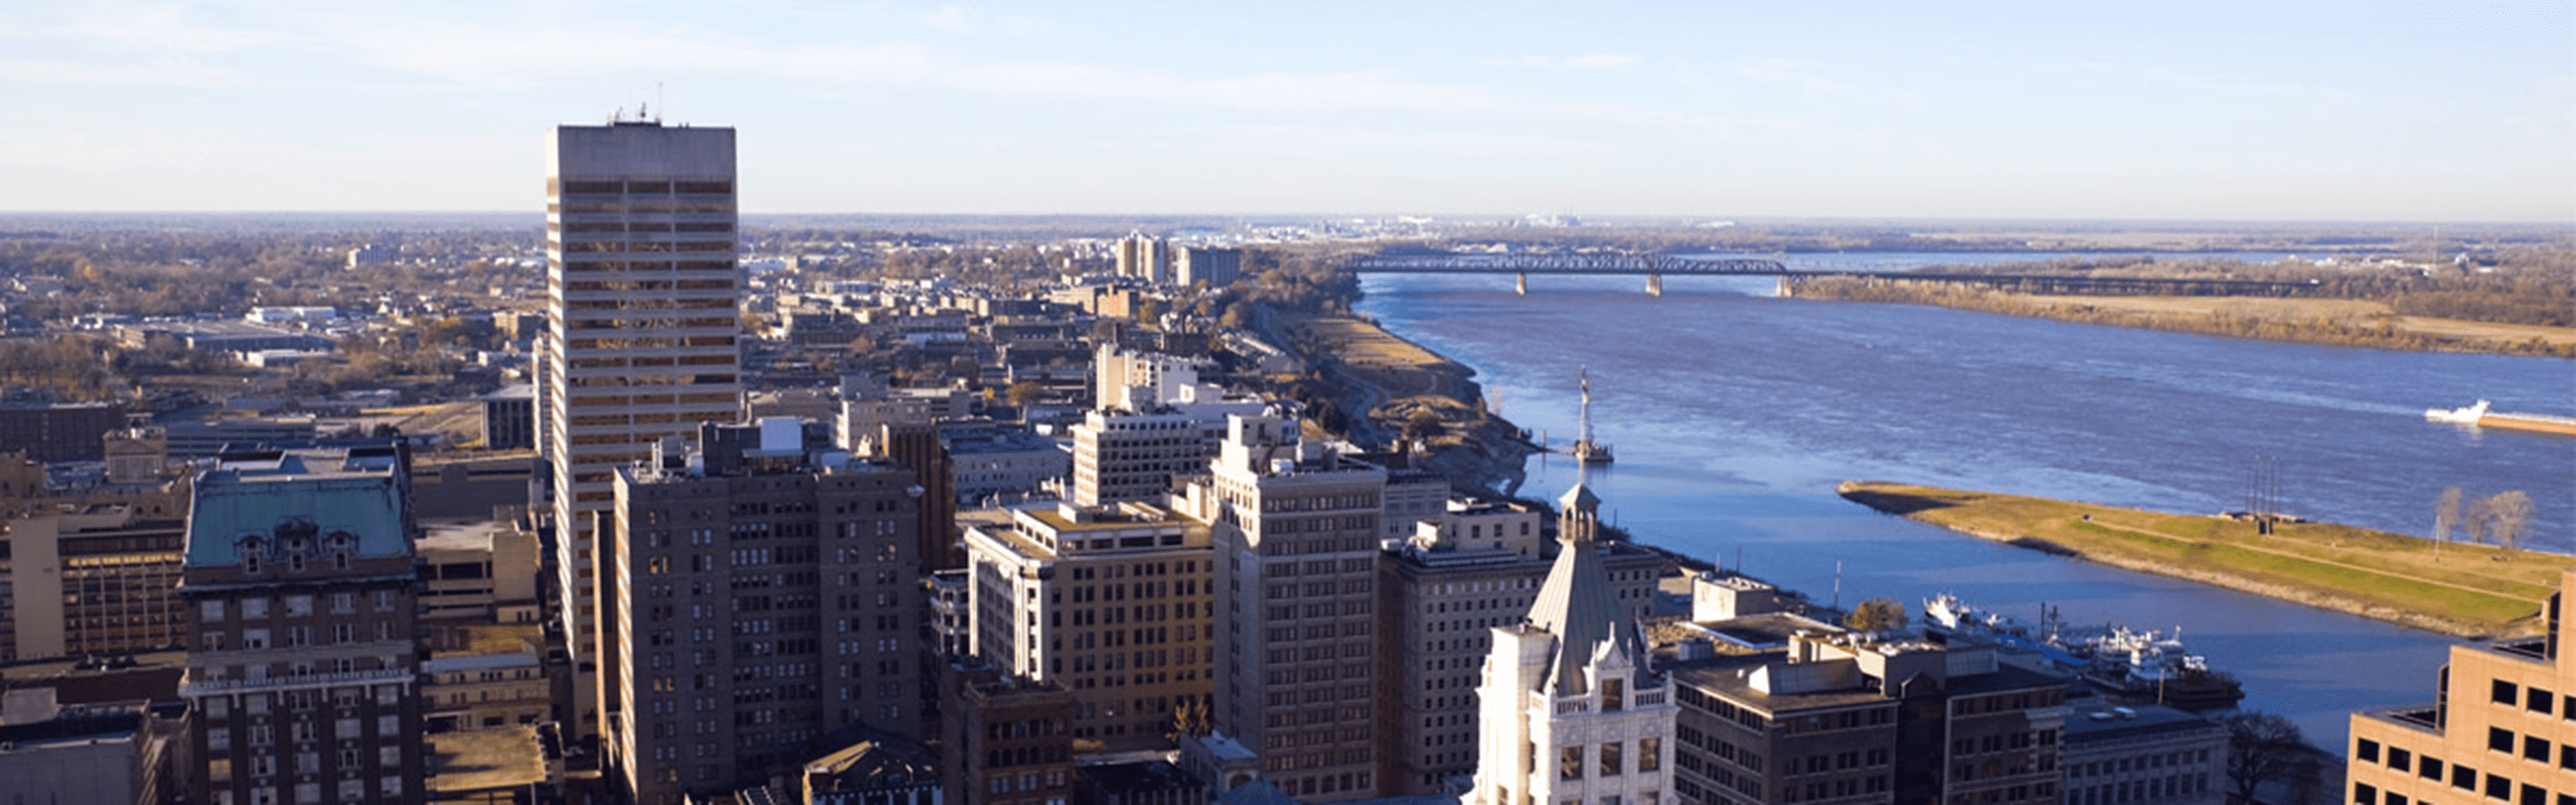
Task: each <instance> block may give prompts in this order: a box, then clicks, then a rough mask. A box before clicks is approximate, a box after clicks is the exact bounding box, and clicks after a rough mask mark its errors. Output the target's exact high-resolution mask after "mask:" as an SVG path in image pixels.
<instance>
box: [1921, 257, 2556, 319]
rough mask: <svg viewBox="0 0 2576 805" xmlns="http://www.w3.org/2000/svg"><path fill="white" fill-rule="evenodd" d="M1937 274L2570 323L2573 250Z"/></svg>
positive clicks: (2128, 262) (2056, 265)
mask: <svg viewBox="0 0 2576 805" xmlns="http://www.w3.org/2000/svg"><path fill="white" fill-rule="evenodd" d="M1923 270H1924V271H1926V272H1929V273H1940V274H2051V275H2067V276H2080V277H2142V278H2154V279H2231V280H2260V281H2265V282H2301V283H2311V284H2312V288H2313V290H2311V291H2310V292H2308V293H2306V294H2302V295H2303V296H2308V297H2314V298H2321V299H2359V300H2365V301H2371V302H2378V303H2381V304H2384V305H2387V306H2388V308H2389V310H2390V312H2393V313H2396V314H2398V315H2401V316H2429V317H2433V318H2444V319H2461V320H2464V321H2482V322H2489V323H2494V324H2530V325H2539V326H2544V327H2576V250H2571V249H2570V248H2569V247H2567V246H2566V245H2564V244H2557V245H2548V246H2513V247H2505V248H2502V249H2498V250H2495V251H2493V252H2491V253H2488V254H2484V255H2480V256H2478V257H2476V258H2471V259H2463V258H2459V257H2454V258H2452V259H2448V260H2442V261H2439V262H2436V263H2434V264H2433V267H2432V268H2430V269H2426V270H2420V271H2419V270H2407V269H2398V268H2379V267H2357V266H2355V265H2352V264H2346V265H2337V266H2319V265H2314V264H2311V263H2307V262H2291V261H2284V262H2273V263H2248V262H2243V261H2238V260H2225V259H2211V258H2198V259H2190V258H2186V259H2172V258H2167V259H2155V258H2136V257H2131V258H2121V259H2113V260H2087V259H2073V260H2055V261H2047V262H2039V263H2016V264H2009V265H1978V266H1933V267H1929V268H1925V269H1923Z"/></svg>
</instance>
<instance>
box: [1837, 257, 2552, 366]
mask: <svg viewBox="0 0 2576 805" xmlns="http://www.w3.org/2000/svg"><path fill="white" fill-rule="evenodd" d="M1797 295H1798V296H1799V298H1803V299H1825V300H1834V301H1847V302H1895V303H1900V304H1918V305H1932V306H1935V307H1946V308H1952V309H1955V310H1974V311H1978V312H1982V313H2000V314H2003V315H2007V316H2021V317H2024V318H2037V319H2052V320H2056V321H2071V322H2080V323H2085V324H2102V325H2109V326H2113V327H2132V328H2138V329H2146V330H2167V331H2173V332H2186V333H2200V334H2203V335H2220V336H2229V337H2234V338H2259V339H2264V340H2268V341H2292V342H2298V343H2307V344H2332V345H2338V346H2358V347H2375V348H2380V349H2402V350H2411V351H2417V352H2474V353H2485V354H2495V355H2539V356H2548V357H2558V358H2576V327H2545V326H2538V325H2524V324H2494V323H2489V322H2479V321H2467V320H2462V319H2445V318H2435V317H2430V316H2406V315H2399V314H2397V313H2396V312H2395V311H2393V310H2391V309H2390V308H2389V306H2388V305H2386V304H2384V303H2381V302H2376V301H2371V300H2365V299H2322V298H2316V299H2312V298H2284V297H2268V296H2266V297H2255V296H2053V295H2040V294H2022V293H2011V292H2007V291H1998V290H1994V289H1991V288H1980V287H1973V286H1965V285H1959V284H1956V283H1946V282H1923V281H1912V280H1901V279H1898V280H1892V279H1878V278H1872V279H1857V278H1846V277H1820V278H1816V279H1811V280H1807V281H1806V282H1805V283H1803V284H1801V285H1800V286H1799V287H1798V290H1797Z"/></svg>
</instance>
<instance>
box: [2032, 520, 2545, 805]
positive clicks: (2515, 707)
mask: <svg viewBox="0 0 2576 805" xmlns="http://www.w3.org/2000/svg"><path fill="white" fill-rule="evenodd" d="M2569 590H2576V568H2571V569H2568V570H2566V571H2564V572H2561V573H2560V574H2559V577H2558V592H2555V593H2551V594H2550V596H2549V600H2548V602H2547V603H2545V604H2542V605H2541V610H2540V614H2541V617H2542V627H2543V631H2542V633H2541V634H2539V635H2536V636H2531V637H2520V638H2512V639H2506V640H2498V641H2495V642H2492V643H2486V644H2482V645H2453V646H2451V658H2450V659H2451V661H2450V662H2449V663H2448V664H2445V665H2443V666H2442V669H2441V674H2440V677H2439V678H2438V679H2437V680H2435V687H2434V695H2435V696H2436V697H2437V698H2435V699H2434V700H2433V701H2432V702H2429V703H2425V704H2421V705H2415V706H2409V707H2399V708H2393V709H2388V710H2376V711H2369V712H2360V713H2354V714H2352V739H2351V741H2352V743H2351V744H2350V745H2349V746H2348V747H2346V748H2347V749H2348V750H2349V751H2346V752H2345V753H2344V757H2346V758H2348V759H2349V760H2348V761H2347V764H2346V766H2345V767H2344V769H2345V770H2344V775H2345V777H2346V779H2348V780H2350V781H2351V782H2350V783H2348V786H2349V787H2350V789H2351V790H2350V791H2349V792H2347V796H2346V797H2345V799H2344V801H2345V802H2351V803H2356V805H2381V803H2387V804H2388V805H2396V804H2397V803H2403V802H2408V801H2412V802H2417V803H2425V802H2478V801H2482V800H2480V799H2479V797H2480V796H2481V795H2483V796H2484V797H2486V799H2485V800H2483V801H2490V802H2499V803H2501V802H2517V803H2521V802H2555V801H2558V800H2565V799H2567V798H2569V797H2570V796H2571V795H2576V771H2571V769H2576V643H2571V642H2569V641H2571V640H2576V618H2571V617H2570V615H2571V613H2569V612H2568V611H2567V594H2568V591H2569ZM2222 782H2223V781H2222ZM2069 784H2070V785H2074V784H2075V783H2074V782H2073V781H2070V783H2069ZM2552 797H2554V798H2555V799H2552Z"/></svg>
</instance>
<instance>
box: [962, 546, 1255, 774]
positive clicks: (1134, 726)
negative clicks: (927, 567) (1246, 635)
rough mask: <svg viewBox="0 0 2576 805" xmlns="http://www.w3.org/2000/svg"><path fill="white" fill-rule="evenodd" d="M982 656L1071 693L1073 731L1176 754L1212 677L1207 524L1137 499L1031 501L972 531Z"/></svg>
mask: <svg viewBox="0 0 2576 805" xmlns="http://www.w3.org/2000/svg"><path fill="white" fill-rule="evenodd" d="M966 551H967V554H968V557H969V568H968V572H969V573H970V578H971V585H972V589H973V591H974V592H973V595H974V611H975V618H974V622H975V629H976V635H975V650H976V653H977V654H979V655H980V656H982V657H983V658H984V659H985V660H987V661H989V662H991V663H993V664H994V665H995V666H998V667H999V668H1000V669H1001V670H1002V671H1003V672H1005V673H1010V674H1014V675H1017V676H1021V677H1026V678H1029V679H1034V680H1038V681H1041V682H1053V683H1056V684H1060V685H1063V686H1064V687H1065V688H1066V689H1067V690H1070V691H1071V692H1072V693H1071V696H1072V699H1073V727H1072V737H1073V738H1074V739H1075V740H1078V741H1084V742H1086V743H1087V744H1089V745H1092V746H1096V747H1098V748H1099V749H1100V751H1107V752H1124V751H1129V750H1136V749H1154V748H1168V747H1170V746H1171V745H1172V743H1171V741H1170V739H1169V738H1168V737H1167V736H1168V735H1169V734H1170V733H1171V732H1172V729H1173V727H1174V725H1175V724H1177V723H1179V722H1180V720H1181V719H1183V718H1197V719H1202V720H1203V719H1204V718H1205V713H1206V708H1207V697H1208V694H1209V692H1210V691H1211V690H1212V689H1213V687H1214V685H1215V680H1214V679H1213V675H1212V674H1211V673H1210V671H1209V663H1210V662H1212V661H1213V659H1214V652H1213V651H1211V650H1210V648H1211V641H1212V640H1213V635H1211V634H1210V632H1211V631H1212V630H1211V629H1210V624H1211V618H1212V617H1213V615H1214V610H1215V606H1214V605H1213V595H1212V592H1213V591H1212V579H1211V578H1210V577H1209V574H1210V573H1211V572H1212V570H1213V568H1212V565H1213V564H1214V561H1215V554H1214V552H1213V551H1212V550H1211V549H1210V547H1209V546H1208V529H1207V527H1206V526H1205V525H1201V524H1198V523H1194V522H1191V521H1189V520H1187V519H1185V518H1182V517H1180V516H1178V515H1176V514H1174V513H1172V512H1169V511H1166V510H1163V509H1160V508H1156V507H1153V506H1147V505H1143V504H1137V503H1127V504H1121V505H1118V506H1113V507H1084V506H1075V505H1072V504H1065V505H1060V506H1057V507H1056V508H1052V509H1020V510H1016V511H1013V512H1012V513H1011V524H1010V525H1009V526H1008V527H978V528H972V529H969V530H968V531H967V532H966Z"/></svg>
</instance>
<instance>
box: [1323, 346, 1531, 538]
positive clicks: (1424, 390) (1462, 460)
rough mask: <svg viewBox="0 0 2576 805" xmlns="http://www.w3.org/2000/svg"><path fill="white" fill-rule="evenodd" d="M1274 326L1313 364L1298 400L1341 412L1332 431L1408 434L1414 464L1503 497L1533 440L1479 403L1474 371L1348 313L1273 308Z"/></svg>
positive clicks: (1366, 441) (1347, 435)
mask: <svg viewBox="0 0 2576 805" xmlns="http://www.w3.org/2000/svg"><path fill="white" fill-rule="evenodd" d="M1273 329H1275V330H1276V331H1277V334H1278V336H1279V338H1280V340H1281V342H1282V343H1283V344H1284V345H1286V347H1287V348H1288V349H1289V350H1290V351H1292V352H1295V353H1297V354H1298V357H1299V359H1301V360H1303V361H1305V362H1306V365H1307V366H1309V367H1312V372H1311V373H1310V377H1308V378H1305V379H1302V380H1301V382H1305V383H1309V384H1311V385H1310V386H1308V387H1306V388H1303V389H1300V390H1301V391H1303V392H1304V394H1303V395H1292V396H1301V397H1321V398H1323V399H1328V400H1330V401H1331V402H1332V404H1333V407H1334V408H1335V409H1337V410H1339V411H1340V412H1342V414H1343V416H1341V417H1338V418H1337V419H1338V420H1339V422H1340V424H1341V425H1342V427H1341V428H1340V430H1341V432H1340V433H1337V434H1335V435H1337V436H1340V437H1341V438H1344V439H1347V440H1349V441H1351V442H1353V443H1355V444H1359V445H1363V446H1367V447H1372V448H1374V447H1378V446H1382V445H1390V444H1395V443H1398V442H1399V441H1407V440H1409V441H1412V442H1415V443H1417V444H1418V446H1419V450H1418V452H1416V454H1415V455H1414V457H1413V459H1412V462H1411V463H1412V465H1413V466H1414V467H1416V468H1419V469H1426V470H1430V471H1432V472H1437V473H1440V474H1441V475H1443V476H1445V477H1447V478H1448V479H1449V482H1450V485H1451V486H1453V487H1456V488H1458V489H1461V490H1484V491H1487V492H1495V493H1500V494H1502V495H1504V496H1510V495H1512V494H1515V493H1517V492H1518V491H1519V489H1520V484H1521V480H1522V478H1523V477H1524V473H1525V471H1524V470H1523V469H1522V468H1523V465H1525V464H1526V463H1527V461H1528V459H1529V456H1530V454H1531V453H1534V452H1537V450H1538V447H1537V446H1536V445H1533V444H1530V442H1529V440H1528V438H1527V437H1525V436H1523V435H1522V431H1521V429H1520V428H1519V427H1517V426H1515V425H1513V424H1512V423H1511V422H1509V421H1506V420H1504V419H1503V418H1501V417H1497V416H1493V415H1492V414H1491V413H1490V412H1489V411H1488V410H1487V408H1486V404H1485V397H1484V389H1483V387H1482V386H1479V385H1478V384H1477V383H1476V382H1475V381H1474V380H1472V379H1471V378H1473V377H1474V376H1475V374H1476V370H1475V369H1473V368H1470V367H1468V366H1467V365H1465V364H1462V363H1459V362H1457V361H1453V360H1450V359H1448V358H1446V357H1442V356H1441V355H1440V354H1438V353H1435V352H1432V351H1431V350H1429V349H1425V348H1423V347H1422V346H1421V345H1419V344H1415V343H1413V342H1412V341H1408V340H1405V339H1404V338H1402V337H1400V336H1397V335H1395V334H1393V333H1390V332H1387V331H1386V330H1385V329H1384V328H1381V327H1379V326H1377V324H1376V323H1375V322H1372V321H1369V320H1367V319H1364V318H1360V317H1356V316H1348V315H1324V316H1313V315H1308V316H1291V315H1285V314H1279V315H1277V317H1276V318H1275V319H1273Z"/></svg>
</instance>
